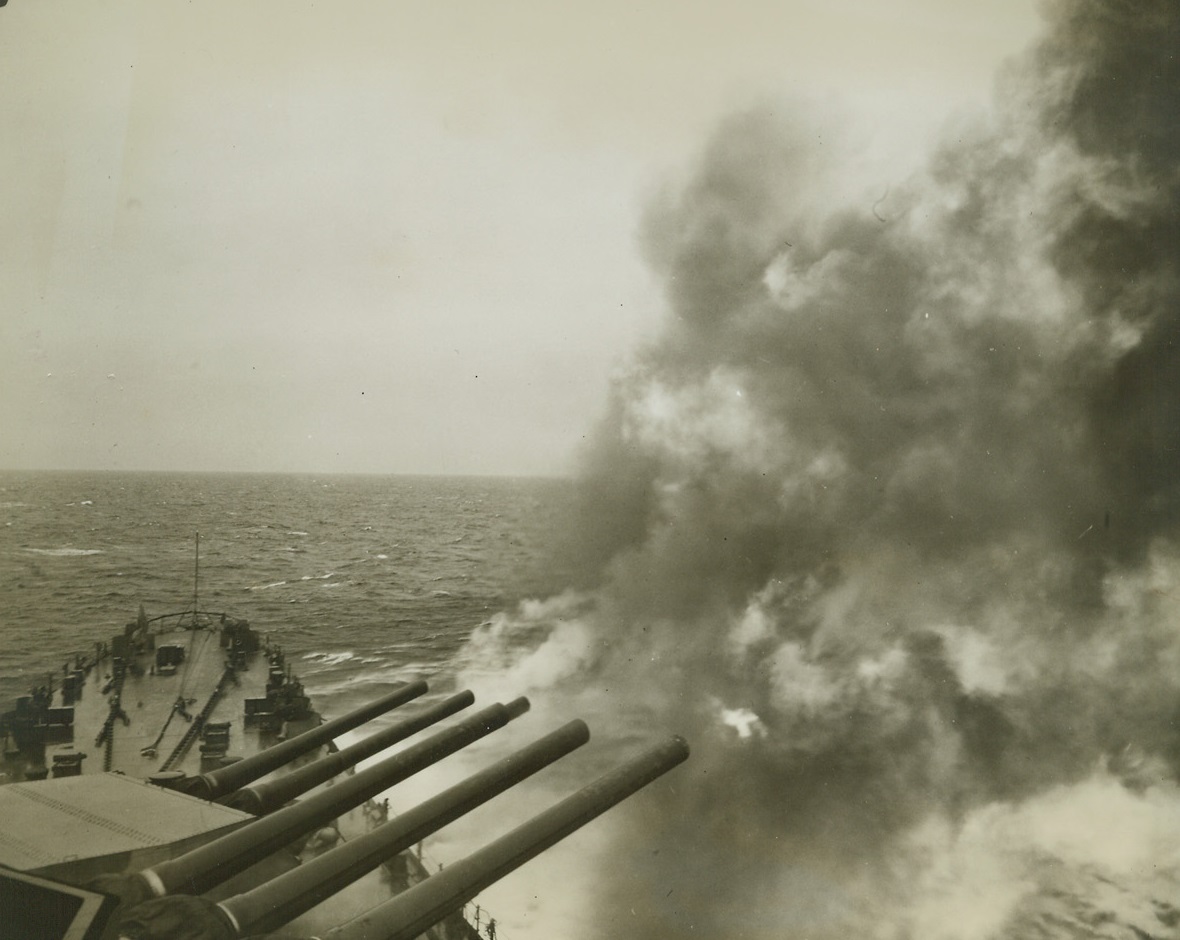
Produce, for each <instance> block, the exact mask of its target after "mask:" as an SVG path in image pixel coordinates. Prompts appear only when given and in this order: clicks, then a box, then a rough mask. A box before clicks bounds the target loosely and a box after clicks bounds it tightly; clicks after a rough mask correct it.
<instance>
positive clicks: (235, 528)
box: [0, 473, 568, 710]
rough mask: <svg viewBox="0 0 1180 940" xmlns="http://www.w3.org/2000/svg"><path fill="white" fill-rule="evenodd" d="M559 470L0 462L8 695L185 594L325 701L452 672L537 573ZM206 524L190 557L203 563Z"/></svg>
mask: <svg viewBox="0 0 1180 940" xmlns="http://www.w3.org/2000/svg"><path fill="white" fill-rule="evenodd" d="M567 493H568V485H567V484H565V483H564V482H563V481H558V480H540V479H500V478H444V477H402V476H325V477H317V476H298V475H278V476H270V475H231V474H227V475H193V474H156V473H136V474H125V473H4V474H0V519H2V522H3V524H2V525H0V597H2V601H3V602H2V605H0V698H2V699H4V700H8V699H11V698H12V697H13V696H15V695H18V694H22V693H23V692H24V690H25V688H26V687H27V686H28V685H30V684H32V683H33V682H35V681H39V679H40V677H41V675H42V674H43V673H45V672H46V671H50V670H55V669H56V668H58V667H59V666H60V661H61V660H62V659H63V658H64V657H65V656H67V655H68V654H69V653H70V652H72V651H74V650H84V649H87V648H89V647H90V645H92V643H93V641H94V640H95V639H101V638H103V637H106V636H107V635H108V634H110V633H113V632H117V631H119V630H121V629H122V625H123V624H124V623H125V622H127V621H128V620H130V619H133V618H134V617H135V614H136V612H137V610H138V607H139V605H140V604H143V605H144V607H145V608H146V610H147V612H148V615H149V616H154V615H155V614H159V613H165V612H168V611H172V610H187V609H189V608H190V607H191V604H192V600H193V592H194V582H195V588H196V591H197V593H198V597H199V602H200V604H201V608H202V609H207V610H213V611H222V610H224V611H227V612H229V613H231V614H234V615H236V616H241V617H246V618H247V619H249V620H250V621H251V622H252V623H253V624H254V625H255V626H256V627H258V628H259V629H262V630H264V631H267V632H269V633H271V634H272V636H273V637H274V638H276V639H278V641H279V642H281V643H282V644H283V646H284V647H285V648H286V649H287V651H288V654H289V655H293V656H294V658H295V661H296V662H298V663H300V666H299V672H300V674H301V675H302V677H303V679H304V681H305V683H306V684H307V685H308V686H309V687H310V689H311V690H312V692H313V694H315V695H317V700H319V701H322V702H323V703H324V705H325V707H326V708H328V709H332V710H334V708H333V706H336V705H339V704H340V703H336V702H333V701H332V697H333V696H337V695H341V694H344V691H343V690H344V689H346V688H349V687H353V688H359V687H360V686H361V685H363V683H364V682H365V680H366V679H373V680H374V681H385V680H387V679H388V678H389V677H390V675H391V673H396V674H397V676H398V677H399V678H400V677H403V676H406V675H419V674H420V675H424V676H427V675H428V676H434V677H438V678H441V679H442V681H444V682H445V681H446V676H447V673H448V665H449V664H450V663H451V662H452V661H453V657H454V655H455V653H456V652H457V651H458V650H459V649H460V647H462V645H463V644H464V642H465V641H466V639H467V637H468V636H469V635H470V634H471V631H472V629H473V628H474V627H476V626H478V625H479V624H480V623H481V622H482V621H484V620H485V619H486V618H487V617H488V616H489V615H491V614H493V613H495V612H496V611H498V610H502V609H504V608H505V607H509V606H511V605H513V604H514V603H515V602H516V601H517V600H518V599H520V598H522V597H526V596H530V595H534V594H547V593H552V592H553V590H554V589H555V588H558V587H559V586H560V585H559V583H558V581H557V580H556V576H555V575H553V574H552V572H548V571H546V565H545V558H546V551H545V545H546V542H547V538H548V535H549V534H550V533H551V531H552V530H551V522H552V520H553V519H554V518H555V514H556V513H557V512H558V511H559V510H560V507H561V504H562V502H563V500H565V499H566V498H567ZM198 534H199V541H200V553H199V567H198V565H197V564H196V562H195V558H196V553H195V548H196V542H197V538H198Z"/></svg>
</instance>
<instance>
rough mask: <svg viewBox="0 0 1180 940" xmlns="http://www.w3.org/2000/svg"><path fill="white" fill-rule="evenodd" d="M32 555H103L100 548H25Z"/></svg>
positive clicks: (59, 556) (66, 556)
mask: <svg viewBox="0 0 1180 940" xmlns="http://www.w3.org/2000/svg"><path fill="white" fill-rule="evenodd" d="M25 551H26V552H32V553H33V554H34V555H50V556H51V557H53V558H70V557H73V556H75V555H105V554H106V553H105V552H104V551H103V550H102V549H101V548H26V549H25Z"/></svg>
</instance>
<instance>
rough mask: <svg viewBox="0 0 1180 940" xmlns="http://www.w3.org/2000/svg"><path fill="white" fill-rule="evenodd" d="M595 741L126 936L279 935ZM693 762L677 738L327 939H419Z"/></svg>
mask: <svg viewBox="0 0 1180 940" xmlns="http://www.w3.org/2000/svg"><path fill="white" fill-rule="evenodd" d="M588 737H589V731H588V730H587V728H586V725H585V724H584V723H583V722H581V721H573V722H570V723H569V724H568V725H566V726H564V727H563V728H560V729H559V730H557V731H556V732H553V733H552V734H550V735H548V736H546V737H545V738H542V739H540V740H538V741H536V742H534V743H533V744H531V745H529V746H528V747H526V748H523V749H522V750H520V751H517V752H516V753H515V754H513V755H511V756H510V757H508V758H506V759H505V760H503V761H500V762H499V763H497V764H494V765H492V766H491V767H488V768H486V769H485V770H483V771H481V772H479V773H477V774H475V775H473V776H471V777H468V778H467V779H466V780H464V781H462V782H461V783H459V784H456V785H455V786H453V787H451V788H450V789H448V790H445V791H444V792H442V793H440V794H438V795H437V796H435V797H433V798H431V799H429V800H427V801H426V802H424V803H421V804H419V805H418V806H417V807H415V808H414V809H412V810H410V811H409V812H407V813H405V814H403V815H401V816H398V817H396V818H395V819H394V820H391V821H390V822H388V823H386V824H385V825H384V826H381V827H379V828H378V829H376V830H374V831H373V832H371V833H369V834H367V835H365V836H362V837H361V838H359V839H356V840H353V841H352V842H349V843H346V844H345V845H343V846H341V847H340V848H337V849H334V850H332V851H330V852H328V853H326V854H324V855H321V856H319V857H318V858H316V859H314V860H312V861H310V862H307V863H305V864H304V865H302V866H300V867H299V868H297V869H295V870H293V871H290V872H287V873H286V874H284V875H280V876H279V877H278V878H275V879H274V880H272V881H270V882H267V883H265V884H263V885H261V886H259V887H256V888H254V889H252V890H250V891H247V892H244V893H242V894H238V895H235V896H234V897H231V898H228V899H226V900H224V901H222V902H220V903H215V902H214V901H212V900H209V899H206V898H198V897H183V896H181V897H163V898H155V899H152V900H149V901H146V902H145V903H143V904H140V905H138V906H136V907H134V908H132V909H131V910H129V911H128V912H127V913H126V914H125V915H123V917H122V918H121V919H120V923H119V933H120V935H122V936H128V937H132V936H134V937H142V938H149V940H164V938H167V937H171V936H173V935H174V933H175V929H176V925H177V924H178V923H181V922H183V923H185V924H186V925H188V927H189V928H190V929H191V927H192V925H194V924H197V923H199V924H200V925H201V928H202V930H203V933H202V934H201V936H203V937H207V938H210V940H214V938H215V940H238V938H240V937H243V936H247V935H256V934H259V933H265V932H268V931H271V930H274V929H276V928H278V927H281V926H282V925H284V924H286V923H288V922H289V921H290V920H292V919H293V918H295V917H297V916H299V915H300V914H302V913H304V912H305V911H307V910H309V909H310V908H311V907H313V906H314V905H316V904H318V903H320V902H321V901H323V900H324V899H325V898H327V897H329V896H331V895H332V894H334V893H335V892H336V891H339V890H340V889H342V888H344V887H345V886H347V885H348V884H350V883H351V882H352V881H354V880H356V879H357V878H359V877H360V876H362V875H363V874H365V873H366V872H367V871H370V870H371V869H373V868H375V867H376V866H377V865H379V864H380V863H381V862H382V861H383V860H384V859H386V858H388V857H390V856H392V855H394V854H396V853H397V852H399V851H403V850H404V849H405V848H408V847H409V846H410V845H412V844H413V843H414V842H416V841H418V840H419V839H420V838H422V837H423V836H425V835H428V834H429V833H431V832H434V831H436V830H437V829H439V828H440V827H442V826H443V825H445V824H446V823H448V822H450V821H452V820H454V819H456V818H458V817H459V816H460V815H462V814H463V813H465V812H467V811H469V810H471V809H473V808H474V807H476V806H478V805H479V804H481V803H483V802H484V801H486V800H488V799H490V798H491V797H492V796H495V795H496V794H498V793H501V792H503V791H504V790H507V789H508V788H510V787H511V786H513V785H514V784H515V783H517V782H519V781H520V780H522V779H524V778H525V777H527V776H528V775H529V774H531V773H534V772H535V771H537V770H539V769H541V768H542V767H544V766H546V765H547V764H549V763H551V762H552V761H554V760H557V759H558V758H559V757H561V756H563V755H564V754H566V753H568V752H569V751H571V750H573V749H574V748H576V747H578V746H580V745H581V744H583V743H584V742H585V741H586V740H587V739H588ZM687 757H688V744H687V743H686V742H685V740H684V739H683V738H680V737H673V738H670V739H669V740H668V741H666V742H665V743H664V744H661V745H658V746H656V747H653V748H651V749H649V750H648V751H645V752H644V753H642V754H640V755H638V756H637V757H635V758H634V759H632V760H631V761H628V762H627V763H625V764H622V765H621V766H619V767H617V768H616V769H614V770H612V771H610V772H609V773H607V774H604V775H603V776H602V777H599V778H598V779H597V780H595V781H594V782H593V783H591V784H589V785H588V786H586V787H583V788H582V789H581V790H579V791H578V792H577V793H574V794H573V795H572V796H570V797H567V798H566V799H565V800H562V801H561V802H560V803H558V804H556V805H555V806H553V807H551V808H550V809H548V810H546V811H545V812H543V813H541V814H540V815H538V816H535V817H533V819H531V820H529V821H528V822H526V823H524V824H523V825H521V826H518V827H517V828H516V829H513V830H512V831H511V832H509V833H508V834H506V835H504V836H502V837H501V838H499V839H496V840H495V841H493V842H491V843H489V844H488V845H486V846H484V848H482V849H479V850H478V851H476V852H474V853H472V854H471V855H469V856H468V857H467V858H465V859H463V860H462V861H459V862H456V863H455V864H453V865H451V866H450V867H449V868H447V869H445V870H443V871H440V872H439V873H438V874H435V875H431V876H430V877H429V878H427V879H426V880H425V881H422V882H420V883H418V884H416V885H414V886H413V887H411V888H409V889H407V890H405V891H403V892H402V893H401V894H398V895H396V896H394V897H393V898H392V899H391V900H389V901H386V902H385V903H384V904H381V905H378V906H377V907H375V908H373V909H372V910H370V911H368V912H367V913H365V914H362V915H360V916H359V917H356V918H353V919H352V920H350V921H347V922H346V923H344V924H340V925H339V926H337V927H335V928H334V929H332V930H329V931H328V932H326V933H323V934H321V936H322V937H323V938H324V940H413V938H415V937H417V936H419V935H420V934H421V933H423V932H424V931H426V930H428V929H429V928H430V927H432V926H434V925H435V924H437V923H439V922H441V921H442V920H444V919H445V918H447V917H448V916H450V915H451V914H453V913H454V912H455V911H456V910H458V909H459V908H460V907H461V906H462V905H463V904H465V903H466V902H467V901H469V900H471V899H472V898H473V897H475V895H477V894H478V893H479V892H480V891H481V890H483V889H484V888H486V887H487V886H488V885H490V884H492V883H494V882H495V881H497V880H498V879H500V878H501V877H503V876H504V875H506V874H508V873H509V872H511V871H513V870H514V869H516V868H517V867H519V866H520V865H523V864H524V863H525V862H527V861H528V860H529V859H531V858H533V857H535V856H536V855H538V854H540V853H541V852H543V851H544V850H545V849H547V848H549V847H550V846H552V845H554V844H555V843H557V842H558V841H560V840H561V839H563V838H565V836H567V835H569V834H570V833H572V832H574V831H575V830H577V829H579V828H580V827H581V826H583V825H585V824H586V823H588V822H590V821H591V820H592V819H594V818H595V817H597V816H599V815H600V814H602V813H603V812H605V811H606V810H608V809H610V808H611V807H612V806H614V805H615V804H616V803H618V802H620V801H622V800H624V799H626V798H627V797H628V796H630V795H631V794H633V793H635V792H636V791H637V790H639V789H641V788H642V787H644V786H646V785H647V784H648V783H650V782H651V781H653V780H655V779H656V778H658V777H659V776H661V775H662V774H664V773H665V772H667V771H668V770H670V769H672V768H673V767H675V766H676V765H677V764H679V763H681V762H682V761H684V760H685V759H686V758H687ZM276 815H278V814H276ZM268 818H269V819H273V818H275V817H268ZM254 825H257V824H252V826H254ZM248 828H250V827H248Z"/></svg>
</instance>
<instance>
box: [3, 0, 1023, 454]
mask: <svg viewBox="0 0 1180 940" xmlns="http://www.w3.org/2000/svg"><path fill="white" fill-rule="evenodd" d="M1036 27H1037V17H1036V13H1035V8H1034V3H1033V0H995V2H992V3H988V4H979V3H978V2H970V0H893V2H890V3H884V2H881V0H781V2H777V3H773V2H769V0H757V2H755V0H749V2H742V0H731V2H727V3H724V4H722V3H720V2H715V3H703V2H686V0H681V2H671V0H658V2H656V0H653V2H648V3H644V4H634V3H625V2H617V0H596V2H594V3H535V2H519V0H502V2H499V3H493V2H487V0H483V2H476V0H461V2H439V0H432V2H396V3H394V2H389V0H333V2H330V3H329V2H322V0H321V2H308V0H282V2H277V0H251V2H249V3H241V2H233V3H231V2H225V0H199V2H195V3H193V2H189V3H183V4H182V3H177V2H170V0H163V2H162V0H142V2H133V0H109V2H104V3H101V4H99V3H82V2H78V0H71V2H66V0H9V3H8V5H7V6H6V7H4V8H3V9H0V166H2V168H3V177H2V178H0V238H2V239H3V251H2V253H0V467H8V468H94V469H192V470H264V471H265V470H284V471H285V470H296V471H317V472H330V471H342V472H344V471H360V472H407V473H517V474H532V473H537V474H553V473H563V472H567V471H568V470H569V469H570V468H571V466H572V457H573V454H574V452H575V449H576V447H577V445H578V443H579V441H580V440H581V439H582V436H583V435H584V434H585V433H586V432H587V429H588V428H589V427H590V425H591V424H592V422H593V421H594V420H595V418H596V416H597V415H598V413H599V412H600V410H601V409H602V407H603V403H604V398H605V394H606V389H607V383H608V380H609V377H610V374H611V372H612V369H616V368H618V367H619V365H620V364H621V363H622V362H624V361H625V359H626V356H627V355H628V353H629V352H630V351H632V350H634V349H635V348H636V347H637V346H638V345H639V343H641V342H642V340H643V338H644V337H647V336H651V335H652V334H653V333H654V332H655V330H656V328H657V326H658V324H659V321H660V317H661V315H662V312H663V301H662V296H661V288H660V285H659V284H658V283H656V281H655V280H654V278H653V277H652V276H651V275H649V273H648V272H647V270H646V268H645V266H644V263H643V259H642V252H641V250H640V247H639V244H638V237H637V231H638V228H639V225H640V221H641V218H642V214H643V209H644V205H645V203H646V201H647V200H648V199H649V198H650V197H651V195H652V194H653V193H654V192H655V191H657V189H658V188H659V187H660V186H662V185H665V184H666V183H667V182H668V181H669V180H670V179H673V178H674V177H675V175H676V174H677V173H678V172H682V171H683V169H684V168H685V167H686V166H687V165H688V163H689V161H691V159H692V158H693V156H694V155H695V153H696V152H697V150H698V148H699V146H700V145H701V143H703V141H704V138H705V136H706V135H707V133H708V132H709V130H710V129H711V128H712V127H713V126H714V124H715V122H716V121H717V119H718V118H719V117H720V116H722V115H724V114H725V113H727V112H728V111H731V110H733V109H735V108H740V107H744V106H748V105H750V104H754V103H765V102H767V101H771V102H773V101H779V100H787V99H795V98H798V97H800V96H802V97H806V98H808V99H810V100H813V101H818V102H819V103H820V105H821V107H822V108H824V109H825V110H829V109H830V111H831V113H833V114H837V115H840V119H841V120H844V119H845V118H847V119H848V121H849V123H850V124H851V126H854V127H856V128H858V130H859V132H860V133H861V134H862V136H863V138H864V140H866V141H872V145H871V146H872V148H873V149H874V152H875V153H876V158H877V159H879V161H880V162H882V163H883V164H887V163H889V162H890V161H895V160H896V161H899V162H900V161H902V160H904V158H905V156H906V155H907V154H908V153H911V152H918V151H920V150H921V149H922V146H923V143H922V135H923V134H925V133H926V132H927V131H929V129H930V128H931V127H932V126H934V125H935V123H937V120H939V119H941V117H942V116H944V115H947V114H949V113H951V112H952V111H954V110H956V109H959V108H962V107H972V106H975V107H978V106H980V105H982V104H983V103H984V102H986V101H987V100H988V98H989V96H990V94H991V89H992V82H993V77H994V73H995V70H996V67H997V65H998V64H999V62H1000V61H1001V60H1002V59H1003V58H1004V57H1005V56H1007V55H1009V54H1011V53H1013V52H1015V51H1018V50H1019V49H1020V48H1022V47H1023V46H1024V45H1026V44H1027V42H1028V40H1029V39H1030V38H1031V36H1032V35H1033V33H1034V31H1035V29H1036Z"/></svg>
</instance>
